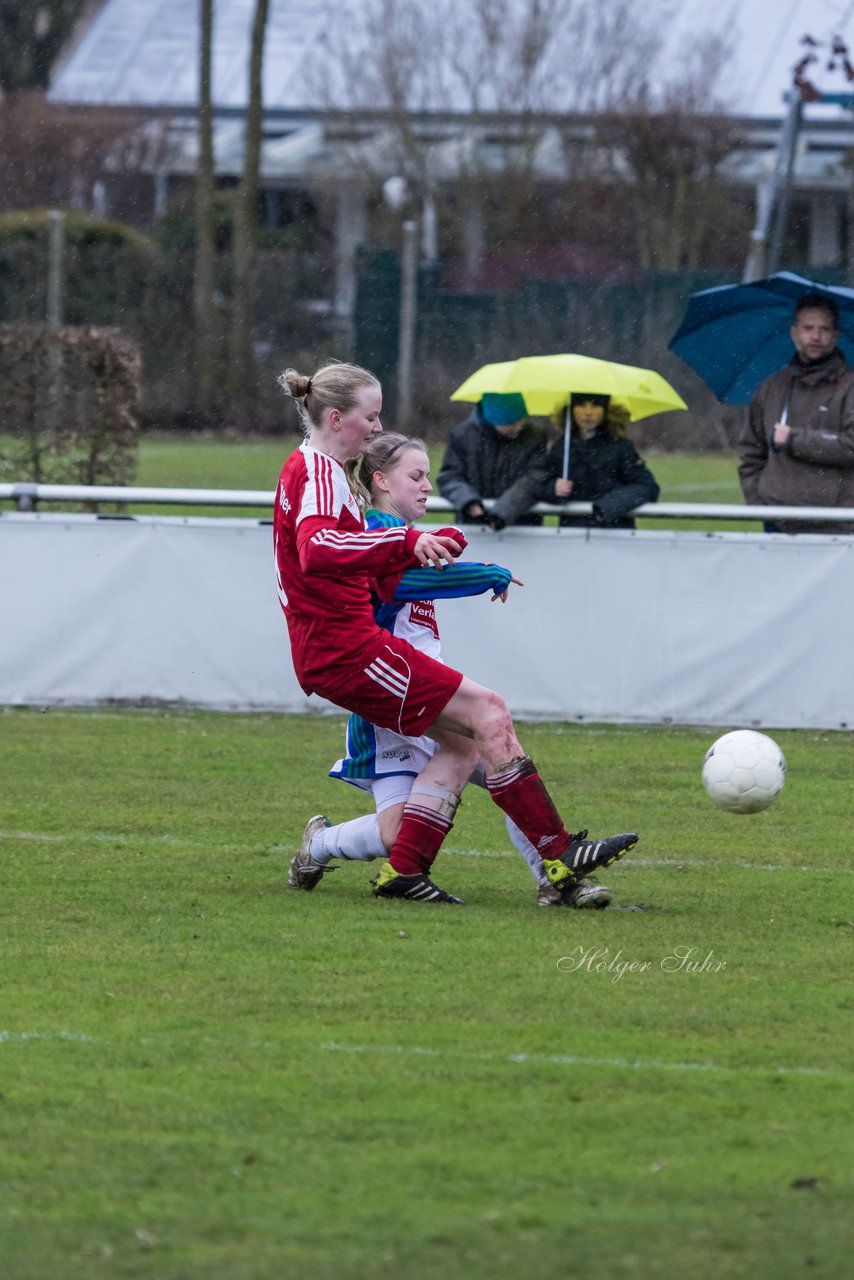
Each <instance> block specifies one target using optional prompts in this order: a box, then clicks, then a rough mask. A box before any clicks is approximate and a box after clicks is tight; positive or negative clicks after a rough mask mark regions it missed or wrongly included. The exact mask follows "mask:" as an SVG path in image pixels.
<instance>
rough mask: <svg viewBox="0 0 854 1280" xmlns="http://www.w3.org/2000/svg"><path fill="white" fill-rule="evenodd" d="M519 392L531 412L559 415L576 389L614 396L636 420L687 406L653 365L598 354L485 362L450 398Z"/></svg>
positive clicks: (475, 399)
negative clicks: (602, 357)
mask: <svg viewBox="0 0 854 1280" xmlns="http://www.w3.org/2000/svg"><path fill="white" fill-rule="evenodd" d="M510 391H517V392H520V393H521V394H522V395H523V396H524V398H525V405H526V407H527V410H528V413H547V414H552V413H557V412H558V410H560V409H563V408H565V407H566V406H567V405H568V404H569V397H570V395H571V394H572V393H573V392H584V391H589V392H591V393H595V394H596V395H605V396H612V397H613V398H614V399H615V400H619V402H620V404H622V405H624V406H625V408H626V409H628V411H629V415H630V416H631V419H632V421H633V422H637V421H638V420H639V419H640V418H648V417H649V416H650V415H651V414H653V413H668V412H669V411H670V410H671V409H687V408H688V406H687V405H686V403H685V401H684V400H683V399H682V397H681V396H680V395H679V394H678V393H677V392H676V391H674V389H673V387H671V385H670V383H669V382H667V381H666V379H664V378H662V376H661V374H660V373H656V372H655V371H654V370H653V369H639V368H636V367H635V366H634V365H630V364H617V362H616V361H614V360H597V359H596V358H595V357H594V356H577V355H554V356H522V357H521V359H519V360H503V361H501V362H499V363H498V364H485V365H484V366H483V368H482V369H478V371H477V373H473V374H472V375H471V377H470V378H466V380H465V382H464V383H463V384H462V386H459V387H457V389H456V391H455V392H454V394H453V395H452V396H451V399H452V400H467V401H477V400H480V399H481V398H482V397H483V396H484V395H487V394H489V393H497V394H502V393H506V392H510Z"/></svg>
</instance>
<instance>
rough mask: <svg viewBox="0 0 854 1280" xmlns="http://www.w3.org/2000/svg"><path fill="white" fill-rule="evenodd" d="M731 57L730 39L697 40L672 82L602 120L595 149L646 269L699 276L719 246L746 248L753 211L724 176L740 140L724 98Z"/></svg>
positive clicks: (651, 87)
mask: <svg viewBox="0 0 854 1280" xmlns="http://www.w3.org/2000/svg"><path fill="white" fill-rule="evenodd" d="M731 57H732V44H731V40H730V38H728V37H724V36H720V35H704V36H700V37H695V38H693V39H691V40H689V41H688V42H687V43H686V44H685V45H684V46H683V48H682V50H681V52H680V54H679V56H678V58H677V60H676V66H675V71H674V72H673V73H672V74H671V76H670V78H669V79H668V80H666V81H664V82H660V83H658V84H656V83H654V82H653V81H651V79H650V77H646V78H645V79H644V80H643V81H642V82H640V83H639V84H638V85H637V86H636V89H635V92H634V93H633V94H632V95H631V97H630V98H628V99H627V101H626V103H625V104H624V106H623V108H622V109H621V110H620V111H619V112H606V113H603V114H602V116H601V117H600V118H599V122H598V126H597V131H596V139H597V143H598V146H599V149H600V151H601V154H602V155H603V156H605V157H606V159H607V165H608V181H609V184H610V186H611V188H612V190H613V191H614V192H615V193H619V196H620V199H621V200H622V201H623V202H624V204H625V209H626V211H627V214H628V216H627V218H626V220H625V224H624V225H627V226H629V227H631V235H632V238H633V240H634V244H635V255H636V262H637V265H639V266H641V267H644V268H657V269H659V270H666V271H677V270H680V269H682V268H688V269H691V270H697V269H699V268H700V267H701V266H702V265H703V263H704V262H705V261H708V260H709V259H710V258H711V259H712V260H715V254H714V253H713V252H711V251H710V250H711V247H712V244H713V242H714V241H715V240H722V239H734V240H735V241H736V242H738V243H739V244H743V242H744V238H745V236H746V233H747V229H748V228H747V222H748V221H749V210H748V209H747V208H746V207H741V206H739V205H738V204H737V203H735V202H734V201H733V199H732V191H731V187H730V185H729V184H728V182H727V181H726V178H725V175H724V174H723V166H724V164H725V162H726V161H727V160H728V159H730V158H731V157H732V156H733V155H734V154H735V153H736V152H737V151H738V149H739V148H740V147H741V146H742V145H743V143H744V139H743V137H742V134H741V131H740V128H739V126H738V124H737V122H736V121H735V120H734V119H733V118H732V117H731V116H730V115H729V114H728V111H727V108H726V103H725V101H724V100H723V99H722V98H721V97H720V96H719V94H718V86H719V85H720V84H721V83H722V81H723V80H724V78H725V75H726V72H727V69H728V66H729V63H730V60H731Z"/></svg>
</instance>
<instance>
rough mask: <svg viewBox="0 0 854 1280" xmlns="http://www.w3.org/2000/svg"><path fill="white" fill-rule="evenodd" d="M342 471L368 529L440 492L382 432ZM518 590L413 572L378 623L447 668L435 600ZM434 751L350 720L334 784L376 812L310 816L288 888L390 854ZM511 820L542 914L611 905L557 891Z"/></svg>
mask: <svg viewBox="0 0 854 1280" xmlns="http://www.w3.org/2000/svg"><path fill="white" fill-rule="evenodd" d="M345 470H346V471H347V472H348V474H350V475H352V477H353V480H354V481H355V488H356V490H357V496H358V497H359V498H360V499H361V500H362V503H363V505H364V506H365V508H366V509H365V524H366V527H367V528H368V529H387V528H392V527H394V526H395V525H409V526H411V525H413V524H415V522H416V521H418V520H421V519H423V517H424V514H425V511H426V508H427V497H428V495H429V494H430V493H431V492H432V490H433V485H432V484H431V482H430V459H429V458H428V456H427V451H426V449H425V446H424V442H423V441H422V440H417V439H410V438H408V437H406V436H402V435H397V434H395V433H393V432H391V433H390V432H385V431H384V432H382V433H381V434H380V435H377V436H375V437H374V439H373V440H372V441H371V443H370V444H369V446H368V447H367V449H366V450H365V451H364V453H363V454H362V455H361V456H360V458H358V459H357V461H356V463H355V465H352V464H349V463H348V464H347V467H346V468H345ZM511 582H513V583H516V584H517V585H519V586H521V585H522V584H521V583H519V582H518V579H516V578H514V577H513V576H512V575H511V573H510V570H509V569H503V568H501V566H500V565H495V564H473V563H467V562H465V563H464V562H462V561H457V562H456V564H455V565H454V570H453V572H452V573H447V572H444V571H441V572H440V571H439V570H437V569H434V568H432V567H426V568H420V567H419V568H415V569H406V570H404V572H403V573H402V574H400V575H399V576H398V578H397V583H396V585H393V583H392V582H391V581H390V582H388V584H387V585H386V590H385V594H386V595H388V594H389V590H392V589H393V595H392V599H391V600H382V599H380V597H379V595H376V594H375V593H374V592H373V591H372V603H373V609H374V617H375V618H376V620H377V622H378V624H379V625H380V626H381V627H384V628H385V630H386V631H390V632H391V633H392V635H396V636H402V637H404V638H405V639H406V640H408V641H409V643H410V644H412V645H414V647H415V648H416V649H420V650H421V652H422V653H427V654H429V655H430V656H431V657H433V658H436V659H437V660H441V647H440V642H439V628H438V625H437V620H436V611H435V608H434V603H433V602H434V601H435V600H436V599H460V598H462V597H464V596H473V595H480V594H483V593H485V592H487V591H491V592H492V600H493V602H494V601H496V600H501V601H502V602H503V601H506V599H507V593H508V590H509V587H510V584H511ZM435 750H436V743H435V742H434V741H433V740H432V738H429V737H427V736H426V735H424V736H422V737H420V738H411V737H410V738H407V737H403V736H401V735H400V734H399V733H397V732H395V730H393V729H384V728H382V727H379V726H376V725H372V724H368V722H367V721H366V720H364V719H363V718H362V717H361V716H358V715H351V716H350V719H349V721H348V724H347V747H346V755H345V757H344V759H342V760H338V761H337V762H336V764H335V765H334V766H333V768H332V769H331V770H330V776H331V777H333V778H341V779H343V780H344V781H346V782H349V783H352V784H353V786H355V787H358V788H360V789H361V790H364V791H368V792H370V793H371V794H372V795H373V798H374V803H375V805H376V813H374V814H369V815H365V816H364V817H362V818H353V819H351V820H350V821H348V822H342V823H339V824H338V825H336V826H334V827H333V826H330V824H329V822H328V820H327V818H326V817H325V816H323V815H318V816H317V817H314V818H311V819H310V820H309V822H308V824H307V825H306V829H305V834H304V836H303V842H302V845H301V847H300V849H299V852H298V853H296V854H295V855H294V857H293V859H292V860H291V864H290V867H289V868H288V884H289V885H290V886H291V888H293V889H302V890H305V891H311V890H313V889H314V888H315V887H316V886H317V884H318V883H319V881H320V879H321V878H322V876H323V875H324V873H325V872H326V871H331V870H333V867H332V866H331V865H330V864H331V861H332V859H341V860H343V861H361V862H370V861H373V860H374V859H375V858H383V857H385V856H387V853H388V850H390V849H391V848H392V846H393V844H394V840H395V837H396V836H397V833H398V830H399V828H400V823H401V821H402V819H403V812H404V809H405V806H406V802H407V800H408V799H409V795H410V792H411V791H412V786H413V782H414V779H415V778H416V776H417V775H418V773H419V772H420V771H421V769H423V768H424V766H425V765H426V764H427V762H428V761H429V760H430V758H431V757H432V755H433V754H434V752H435ZM471 781H472V782H474V783H476V784H477V785H479V786H483V785H485V779H484V774H483V770H482V769H480V768H478V769H477V770H476V771H475V773H474V774H473V776H472V778H471ZM505 822H506V824H507V831H508V834H509V836H510V839H511V841H512V843H513V844H514V845H515V847H516V848H517V849H518V851H519V853H520V854H521V855H522V857H523V858H524V859H525V861H526V862H527V864H528V866H529V867H530V868H531V872H532V873H533V876H534V879H535V880H536V882H537V904H538V905H539V906H569V907H576V908H582V907H584V908H590V907H606V906H607V905H608V904H609V902H610V901H611V892H610V890H609V889H607V888H606V887H605V885H600V884H591V883H588V882H587V881H585V880H579V881H577V882H575V883H573V884H572V885H571V886H570V887H569V888H567V889H563V890H561V889H559V888H556V887H555V886H554V885H551V884H550V883H549V880H548V877H547V876H546V873H545V869H544V867H543V860H542V858H541V857H540V856H539V854H538V853H537V851H536V849H535V848H534V846H533V845H532V844H531V842H530V841H529V840H528V839H526V837H525V836H524V835H523V833H522V832H521V831H520V830H519V828H518V827H517V826H516V824H515V823H514V822H513V820H512V819H511V818H510V817H508V816H507V815H505Z"/></svg>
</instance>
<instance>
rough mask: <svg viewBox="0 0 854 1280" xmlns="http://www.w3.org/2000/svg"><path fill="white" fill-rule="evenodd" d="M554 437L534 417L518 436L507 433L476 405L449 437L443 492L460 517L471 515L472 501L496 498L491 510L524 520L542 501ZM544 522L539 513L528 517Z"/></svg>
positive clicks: (505, 519) (441, 475) (500, 515)
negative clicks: (468, 509)
mask: <svg viewBox="0 0 854 1280" xmlns="http://www.w3.org/2000/svg"><path fill="white" fill-rule="evenodd" d="M548 439H549V438H548V433H547V432H546V431H545V429H544V428H543V427H537V426H534V424H533V423H532V422H526V423H525V425H524V427H523V428H522V430H521V431H520V433H519V435H518V436H516V437H515V439H511V438H510V437H509V436H502V435H500V434H499V432H498V431H496V430H495V428H494V427H492V426H490V425H489V423H488V422H484V420H483V418H482V417H481V414H480V410H479V408H475V410H474V412H473V413H471V414H469V416H468V417H467V418H466V419H465V421H464V422H461V423H460V424H459V426H457V427H454V429H453V431H452V432H451V434H450V436H449V438H448V444H447V447H446V449H445V456H444V457H443V459H442V466H441V467H440V469H439V475H438V478H437V484H438V487H439V492H440V493H441V495H442V497H443V498H445V499H447V501H448V502H452V503H453V504H454V508H455V509H456V513H457V519H458V520H465V516H464V515H463V511H464V509H465V508H466V507H467V506H468V504H469V503H470V502H480V501H482V500H483V499H484V498H494V499H495V500H496V501H495V505H494V506H493V508H492V511H491V513H490V514H491V515H493V516H497V517H498V518H499V520H501V521H503V522H504V524H515V523H518V522H520V521H522V520H524V517H525V516H526V514H527V513H528V511H530V509H531V507H532V506H533V504H534V503H535V502H538V501H539V497H540V490H541V489H542V486H543V482H544V479H545V474H546V472H545V465H546V449H547V447H548ZM539 522H540V520H539V517H536V516H531V517H530V518H529V519H528V520H527V521H525V523H530V524H534V523H536V524H538V523H539Z"/></svg>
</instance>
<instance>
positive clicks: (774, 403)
mask: <svg viewBox="0 0 854 1280" xmlns="http://www.w3.org/2000/svg"><path fill="white" fill-rule="evenodd" d="M790 332H791V337H792V342H793V343H794V344H795V354H794V356H793V357H792V360H791V361H790V363H789V364H788V365H786V366H785V368H783V369H780V370H778V372H777V373H772V375H771V377H770V378H766V379H765V381H764V382H763V383H762V384H761V386H760V387H759V388H758V390H757V391H756V394H755V395H754V397H753V399H752V400H751V402H750V409H749V412H748V419H747V423H746V426H745V428H744V430H743V432H742V435H741V439H740V440H739V454H740V462H739V467H738V474H739V477H740V479H741V488H742V491H743V492H744V500H745V502H747V503H750V504H761V505H763V506H797V507H854V369H852V368H851V366H850V365H849V364H848V361H847V360H846V359H845V357H844V356H843V354H842V352H841V351H839V350H838V349H837V346H836V343H837V340H838V338H839V309H838V307H837V305H836V302H835V300H834V299H833V298H831V297H828V296H827V295H825V294H822V293H808V294H804V295H803V297H801V298H799V299H798V302H797V304H796V306H795V313H794V316H793V318H792V327H791V330H790ZM765 528H766V529H767V530H769V531H772V532H781V533H798V532H800V533H851V532H854V525H851V524H828V523H826V522H825V523H824V524H802V523H801V522H797V523H795V522H794V521H788V522H779V523H776V524H775V523H772V522H766V524H765Z"/></svg>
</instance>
